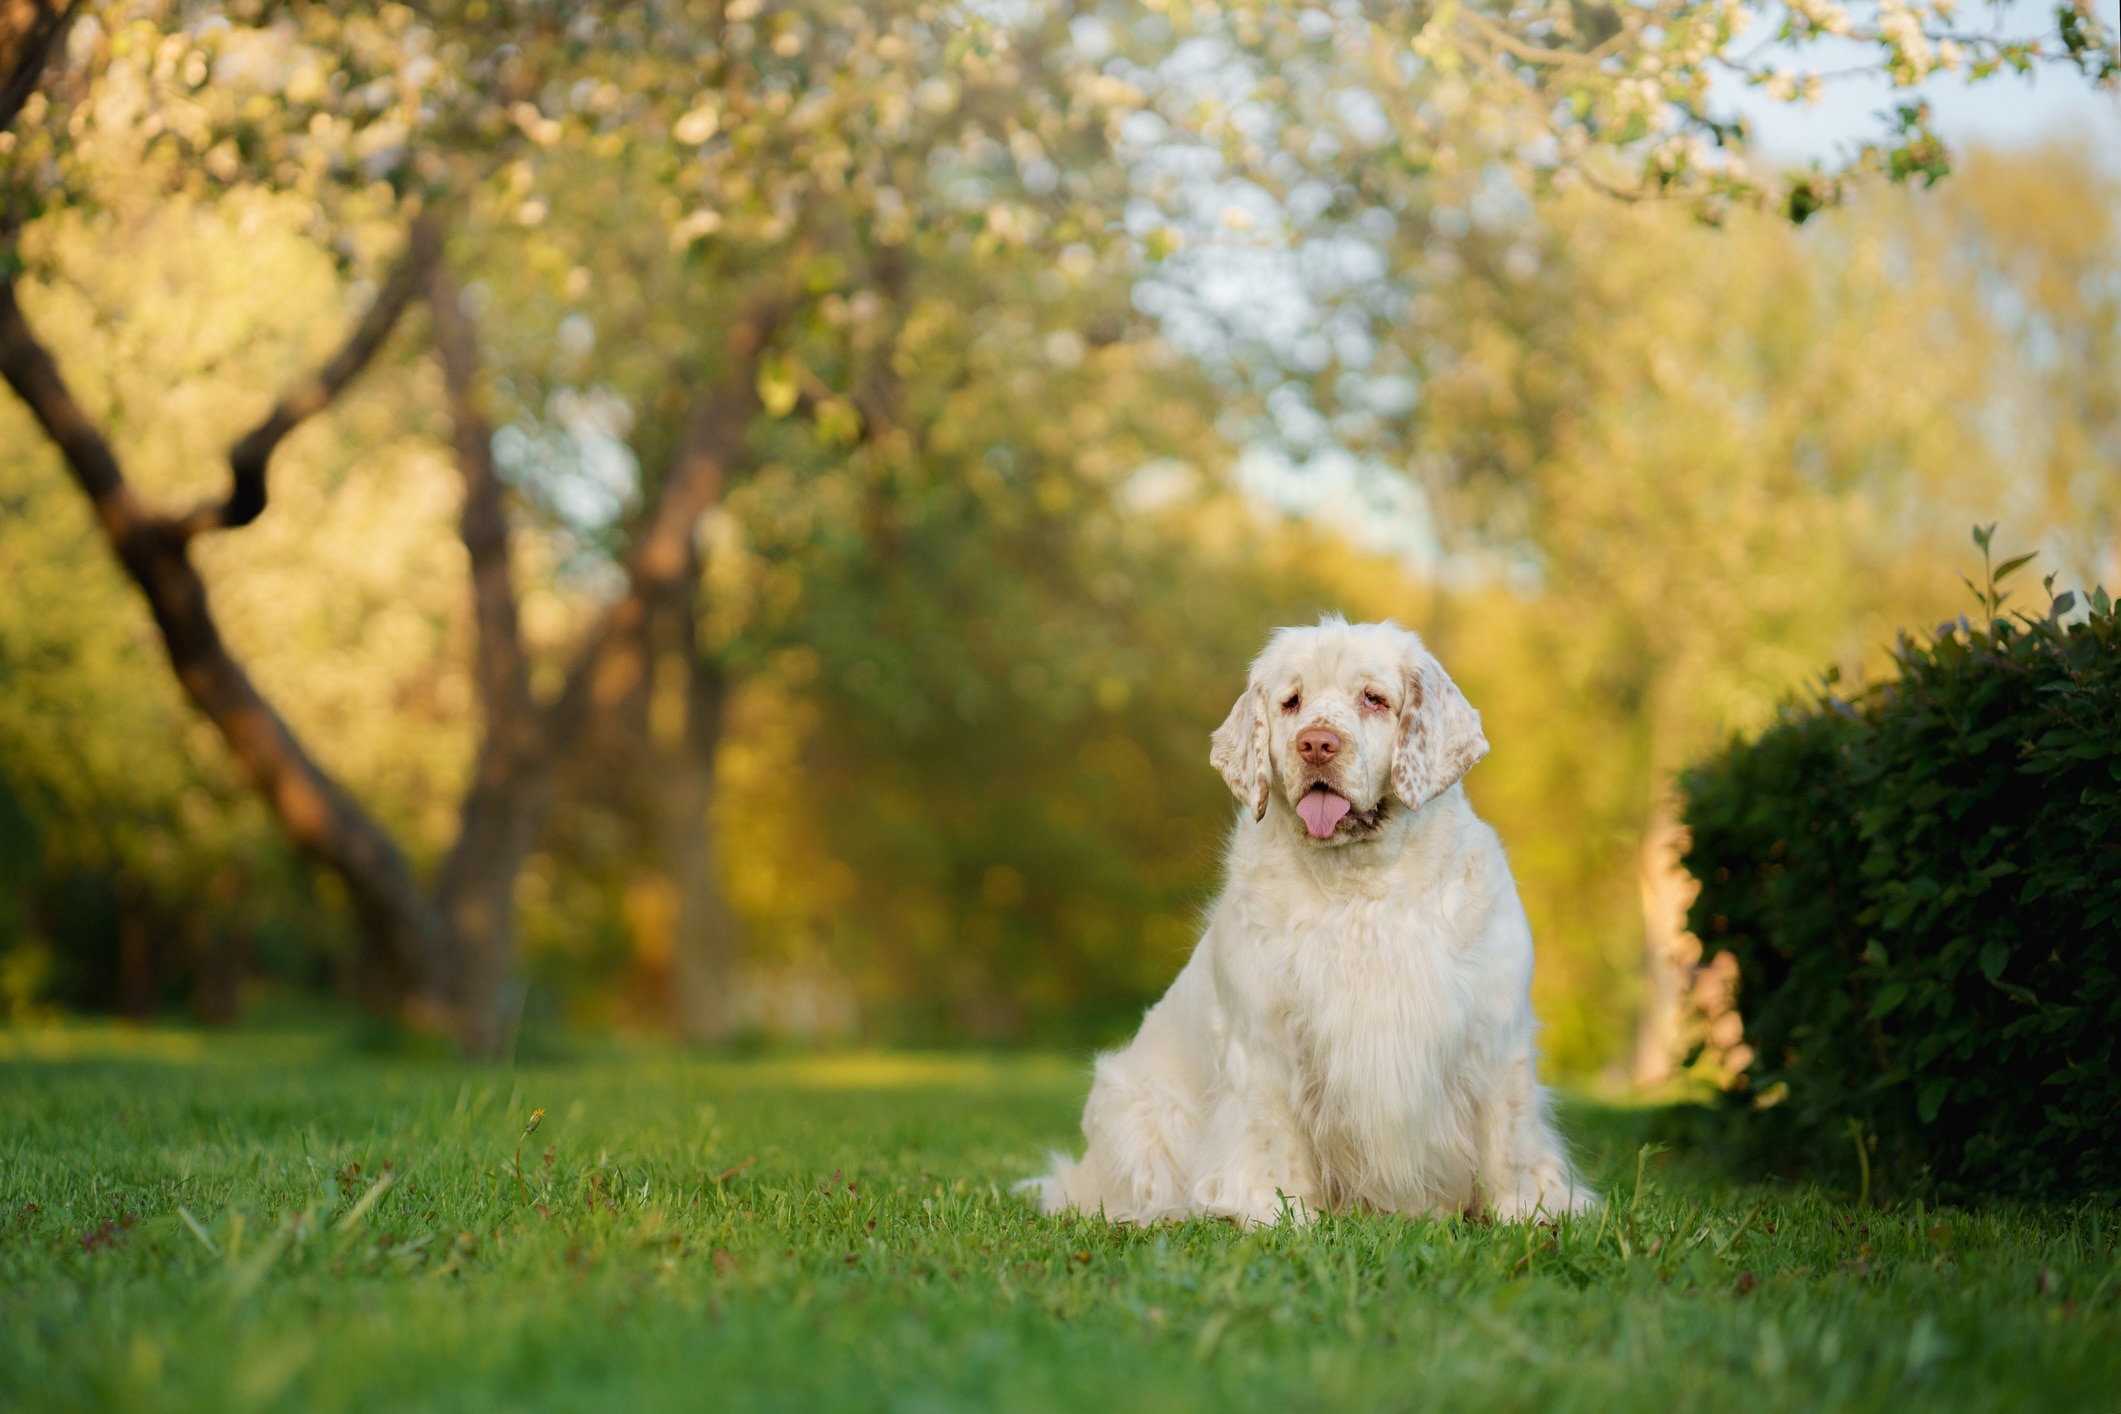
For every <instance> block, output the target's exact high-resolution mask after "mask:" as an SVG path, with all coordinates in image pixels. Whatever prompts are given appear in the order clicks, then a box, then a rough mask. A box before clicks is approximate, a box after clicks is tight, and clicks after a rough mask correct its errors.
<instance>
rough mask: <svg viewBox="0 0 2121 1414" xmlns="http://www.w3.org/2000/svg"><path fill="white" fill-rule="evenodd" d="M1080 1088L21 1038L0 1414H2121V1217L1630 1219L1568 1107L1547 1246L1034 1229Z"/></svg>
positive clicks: (943, 1068) (1709, 1202)
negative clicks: (531, 1412)
mask: <svg viewBox="0 0 2121 1414" xmlns="http://www.w3.org/2000/svg"><path fill="white" fill-rule="evenodd" d="M1084 1085H1085V1077H1084V1073H1083V1067H1082V1066H1081V1065H1080V1064H1079V1063H1078V1062H1075V1061H1072V1060H1061V1059H1050V1058H1049V1059H1036V1058H1033V1059H1023V1058H993V1057H979V1056H946V1057H932V1056H852V1057H837V1058H834V1057H827V1058H817V1059H793V1060H788V1059H766V1060H757V1061H729V1062H701V1061H693V1060H684V1059H679V1058H676V1057H674V1056H672V1055H670V1054H667V1053H659V1052H657V1053H645V1054H641V1055H616V1054H613V1055H604V1056H600V1057H598V1058H595V1059H588V1060H580V1061H576V1062H572V1063H568V1064H554V1065H543V1066H532V1065H523V1066H519V1067H517V1068H515V1069H513V1070H479V1069H472V1068H466V1067H462V1066H457V1065H453V1064H447V1063H442V1062H420V1061H409V1060H388V1059H378V1058H374V1057H365V1056H362V1055H360V1054H357V1053H354V1052H352V1051H349V1050H346V1049H343V1048H338V1047H335V1046H333V1045H330V1044H327V1043H324V1042H303V1041H295V1040H274V1039H271V1038H261V1037H249V1038H244V1037H238V1038H234V1039H231V1040H221V1041H204V1040H199V1039H196V1038H191V1037H186V1036H181V1035H161V1034H155V1033H146V1034H142V1035H137V1036H133V1037H127V1036H126V1035H125V1034H124V1033H91V1034H88V1035H86V1036H84V1035H83V1034H82V1033H58V1035H57V1037H56V1039H55V1038H54V1037H53V1036H52V1035H51V1034H50V1033H7V1032H4V1031H0V1407H12V1408H22V1409H36V1410H64V1409H74V1408H126V1409H160V1408H180V1409H203V1408H211V1409H222V1408H245V1407H277V1408H287V1409H302V1410H331V1409H349V1410H364V1411H365V1410H395V1409H405V1408H422V1409H425V1408H434V1409H488V1408H491V1409H520V1408H547V1407H549V1408H591V1407H599V1408H614V1409H656V1408H685V1409H704V1408H733V1409H802V1410H809V1409H818V1408H853V1409H908V1410H914V1409H918V1410H929V1409H936V1410H941V1409H991V1408H1008V1409H1047V1408H1051V1409H1091V1410H1097V1411H1100V1414H1104V1411H1113V1410H1121V1409H1157V1410H1163V1409H1195V1408H1197V1409H1227V1408H1259V1409H1284V1408H1316V1409H1334V1410H1339V1409H1354V1408H1392V1409H1412V1408H1424V1407H1431V1406H1436V1407H1461V1408H1466V1407H1470V1408H1479V1409H1508V1408H1555V1409H1628V1410H1639V1409H1646V1408H1650V1409H1655V1408H1684V1409H1717V1410H1722V1409H1738V1408H1743V1409H1746V1410H1749V1411H1750V1410H1768V1409H1780V1408H1788V1409H1807V1410H1809V1409H1822V1408H1856V1407H1861V1408H1872V1407H1877V1408H1883V1407H1888V1406H1892V1407H1899V1408H1918V1407H1919V1408H1930V1407H1951V1408H1964V1409H2042V1410H2057V1409H2109V1410H2111V1409H2116V1408H2121V1301H2117V1255H2121V1254H2117V1248H2116V1236H2117V1234H2116V1225H2117V1221H2121V1214H2117V1213H2115V1212H2113V1211H2102V1212H2093V1211H2081V1212H2073V1211H2043V1212H2027V1211H2019V1210H2013V1211H2008V1212H1997V1213H1968V1212H1962V1211H1951V1210H1939V1209H1930V1210H1927V1211H1925V1210H1922V1209H1919V1208H1908V1209H1904V1210H1895V1211H1891V1212H1883V1213H1881V1212H1874V1211H1864V1210H1859V1209H1857V1208H1856V1207H1854V1206H1853V1205H1852V1204H1850V1203H1848V1202H1847V1201H1845V1200H1836V1199H1834V1198H1832V1197H1829V1196H1826V1195H1822V1194H1819V1193H1817V1192H1813V1191H1793V1190H1782V1189H1755V1188H1746V1187H1733V1186H1731V1185H1728V1184H1726V1183H1724V1182H1721V1181H1719V1180H1718V1179H1717V1178H1715V1176H1714V1175H1712V1174H1709V1173H1706V1172H1704V1171H1703V1170H1702V1169H1701V1168H1700V1167H1699V1165H1698V1164H1697V1163H1695V1162H1693V1161H1691V1160H1690V1159H1689V1157H1688V1156H1687V1155H1685V1154H1671V1155H1653V1156H1651V1157H1650V1158H1649V1160H1648V1162H1647V1163H1646V1164H1645V1165H1643V1172H1644V1174H1645V1177H1644V1180H1643V1182H1642V1184H1641V1186H1640V1188H1639V1189H1638V1187H1637V1183H1636V1174H1637V1169H1638V1150H1639V1147H1640V1137H1641V1132H1642V1129H1643V1120H1642V1117H1641V1116H1639V1115H1635V1114H1630V1113H1628V1112H1625V1111H1617V1110H1607V1109H1598V1108H1593V1107H1588V1106H1577V1107H1574V1108H1572V1109H1571V1110H1570V1112H1569V1115H1568V1120H1569V1127H1570V1129H1571V1131H1572V1133H1573V1134H1574V1136H1575V1138H1576V1142H1577V1145H1578V1149H1579V1151H1580V1153H1581V1155H1582V1157H1583V1159H1584V1162H1585V1164H1586V1167H1587V1168H1588V1169H1589V1170H1590V1172H1591V1173H1592V1174H1593V1175H1594V1176H1595V1178H1596V1180H1597V1181H1598V1182H1599V1184H1600V1185H1601V1187H1602V1188H1603V1190H1604V1191H1605V1192H1607V1193H1608V1194H1609V1195H1611V1202H1610V1205H1609V1207H1608V1209H1607V1211H1606V1212H1605V1213H1604V1214H1603V1215H1600V1216H1593V1217H1591V1218H1589V1219H1587V1220H1582V1221H1577V1222H1573V1223H1567V1224H1564V1225H1562V1226H1561V1227H1560V1228H1559V1229H1553V1228H1542V1227H1526V1226H1517V1227H1499V1226H1491V1227H1482V1226H1477V1225H1474V1224H1469V1223H1464V1222H1456V1221H1425V1220H1414V1219H1404V1218H1385V1217H1348V1218H1337V1219H1330V1220H1327V1221H1324V1222H1321V1223H1319V1224H1317V1225H1316V1226H1314V1227H1311V1228H1308V1229H1304V1230H1301V1231H1290V1230H1287V1229H1278V1230H1272V1231H1262V1232H1254V1233H1249V1234H1246V1233H1239V1232H1237V1231H1235V1230H1233V1229H1232V1228H1230V1227H1228V1226H1225V1225H1222V1224H1218V1223H1192V1224H1187V1225H1184V1226H1177V1227H1166V1228H1162V1229H1158V1230H1155V1231H1149V1232H1142V1231H1136V1230H1132V1229H1125V1230H1121V1229H1113V1228H1107V1227H1105V1226H1103V1225H1102V1224H1099V1223H1097V1222H1094V1221H1069V1222H1058V1221H1053V1220H1049V1219H1045V1218H1040V1217H1038V1216H1036V1215H1034V1214H1033V1213H1031V1212H1030V1211H1029V1210H1027V1209H1026V1208H1025V1207H1024V1206H1023V1205H1022V1204H1021V1203H1020V1202H1018V1201H1017V1200H1015V1199H1013V1198H1012V1197H1010V1195H1009V1192H1008V1184H1009V1182H1010V1181H1011V1180H1012V1179H1015V1178H1018V1177H1021V1176H1023V1175H1024V1174H1027V1173H1029V1172H1031V1171H1032V1169H1033V1168H1034V1167H1035V1165H1036V1164H1037V1163H1038V1161H1039V1155H1040V1154H1041V1153H1042V1151H1043V1150H1044V1149H1045V1148H1046V1147H1048V1146H1050V1145H1055V1144H1066V1143H1068V1142H1070V1140H1071V1138H1072V1137H1073V1135H1074V1132H1075V1119H1076V1112H1077V1106H1078V1105H1079V1103H1080V1100H1081V1095H1082V1092H1083V1089H1084ZM534 1109H543V1110H544V1111H545V1117H544V1120H543V1123H542V1125H541V1127H540V1128H539V1129H538V1131H537V1132H536V1133H535V1134H534V1135H532V1136H531V1137H530V1138H529V1139H528V1140H527V1141H525V1142H523V1144H522V1150H521V1152H522V1170H521V1178H520V1180H519V1179H518V1177H517V1173H516V1167H515V1153H516V1146H517V1139H518V1136H520V1135H521V1134H522V1132H523V1129H524V1125H525V1123H526V1120H527V1118H528V1117H529V1115H530V1114H531V1112H532V1111H533V1110H534ZM386 1178H387V1180H388V1182H387V1183H385V1182H383V1180H385V1179H386Z"/></svg>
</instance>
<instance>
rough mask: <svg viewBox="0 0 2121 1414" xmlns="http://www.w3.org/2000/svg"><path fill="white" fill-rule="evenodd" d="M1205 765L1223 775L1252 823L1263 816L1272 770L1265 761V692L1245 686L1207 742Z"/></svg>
mask: <svg viewBox="0 0 2121 1414" xmlns="http://www.w3.org/2000/svg"><path fill="white" fill-rule="evenodd" d="M1208 740H1209V742H1210V743H1211V749H1210V751H1209V752H1208V764H1209V765H1211V766H1213V767H1214V768H1215V769H1216V770H1218V771H1220V772H1222V773H1223V779H1224V780H1226V781H1228V782H1229V783H1230V793H1231V794H1232V795H1235V796H1236V797H1237V798H1238V799H1239V800H1241V801H1243V802H1244V804H1245V808H1246V809H1248V810H1250V811H1251V812H1252V818H1253V819H1255V820H1259V819H1263V818H1265V816H1266V813H1267V789H1268V787H1269V786H1270V785H1271V784H1272V782H1273V768H1272V765H1271V763H1270V762H1269V761H1268V759H1267V755H1268V752H1267V689H1266V686H1265V685H1264V684H1263V683H1254V682H1248V683H1246V684H1245V690H1244V691H1243V692H1241V693H1239V694H1238V697H1237V705H1236V706H1234V707H1232V708H1231V709H1230V715H1229V716H1227V717H1225V718H1223V724H1222V725H1221V726H1219V727H1217V728H1216V729H1215V734H1214V735H1213V736H1211V737H1209V738H1208Z"/></svg>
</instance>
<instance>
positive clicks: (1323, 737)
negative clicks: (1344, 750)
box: [1296, 727, 1340, 766]
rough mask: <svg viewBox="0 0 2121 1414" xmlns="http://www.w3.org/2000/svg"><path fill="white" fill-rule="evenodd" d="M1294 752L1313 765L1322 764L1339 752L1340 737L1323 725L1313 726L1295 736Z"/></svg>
mask: <svg viewBox="0 0 2121 1414" xmlns="http://www.w3.org/2000/svg"><path fill="white" fill-rule="evenodd" d="M1296 754H1297V755H1298V756H1301V757H1303V759H1304V760H1305V761H1306V762H1308V763H1309V764H1311V765H1313V766H1323V765H1325V764H1326V763H1327V762H1328V761H1331V760H1332V759H1333V758H1334V757H1335V756H1338V755H1339V754H1340V738H1339V737H1338V736H1335V735H1334V734H1333V733H1332V732H1329V731H1327V730H1326V729H1325V728H1324V727H1313V728H1311V730H1309V731H1307V732H1305V733H1304V734H1303V735H1302V736H1300V737H1298V738H1296Z"/></svg>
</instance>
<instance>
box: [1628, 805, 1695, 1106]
mask: <svg viewBox="0 0 2121 1414" xmlns="http://www.w3.org/2000/svg"><path fill="white" fill-rule="evenodd" d="M1685 846H1686V832H1685V829H1684V827H1683V826H1681V824H1680V823H1679V801H1678V798H1677V796H1676V795H1675V794H1674V792H1673V788H1672V786H1671V785H1670V783H1668V782H1663V783H1660V784H1659V786H1658V787H1657V795H1656V799H1655V803H1654V804H1653V805H1652V806H1651V809H1650V819H1649V823H1648V824H1647V825H1646V826H1645V827H1644V830H1643V835H1642V850H1641V853H1640V855H1639V856H1638V857H1637V861H1636V879H1637V883H1638V884H1639V886H1640V888H1641V892H1642V981H1643V997H1642V1019H1641V1022H1640V1026H1639V1029H1638V1030H1637V1032H1636V1035H1635V1083H1636V1084H1637V1085H1644V1086H1649V1085H1659V1084H1662V1083H1663V1082H1665V1081H1667V1080H1670V1079H1671V1078H1672V1076H1673V1075H1674V1074H1675V1073H1677V1070H1678V1066H1679V1062H1680V1060H1681V1059H1682V1056H1681V1052H1680V1048H1681V1046H1682V1045H1683V1044H1684V1043H1685V1041H1686V1032H1687V1027H1686V1005H1687V998H1688V997H1689V996H1690V995H1691V993H1692V991H1693V983H1694V970H1695V968H1696V967H1697V965H1698V964H1699V963H1700V961H1701V942H1700V940H1699V939H1697V938H1696V937H1695V936H1694V935H1693V934H1692V933H1689V932H1688V931H1687V927H1686V913H1687V908H1688V907H1689V906H1690V905H1691V904H1692V903H1693V901H1694V894H1695V892H1696V885H1695V883H1694V880H1693V878H1692V877H1691V876H1689V875H1688V874H1687V872H1686V870H1684V869H1682V868H1681V867H1680V865H1679V859H1680V856H1681V854H1682V853H1683V852H1684V850H1685Z"/></svg>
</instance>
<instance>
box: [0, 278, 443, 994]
mask: <svg viewBox="0 0 2121 1414" xmlns="http://www.w3.org/2000/svg"><path fill="white" fill-rule="evenodd" d="M0 376H5V378H6V379H7V382H8V384H9V385H10V386H11V387H13V388H14V390H15V392H16V394H17V395H18V396H20V397H21V399H22V401H23V402H24V403H25V404H27V405H28V407H29V409H30V412H31V413H32V414H33V415H34V416H35V417H36V419H37V421H38V423H39V424H41V425H42V426H43V428H44V430H45V433H46V434H47V435H48V436H49V437H50V438H51V440H52V442H53V443H54V445H56V446H57V447H58V449H59V451H60V453H61V455H62V456H63V457H64V458H65V461H66V464H67V467H68V469H69V470H70V471H71V472H72V474H73V477H74V480H75V482H76V483H77V484H78V485H79V486H80V487H81V489H82V491H83V492H84V493H86V494H87V496H88V498H89V500H90V501H91V502H92V503H93V504H94V506H95V509H96V513H97V518H98V519H99V520H100V521H101V522H102V525H103V530H104V534H105V536H106V538H107V539H108V540H109V541H110V545H111V548H112V549H113V550H114V551H115V552H116V553H117V556H118V559H119V562H120V563H121V564H123V565H124V567H125V570H126V573H127V574H129V575H131V576H132V579H133V582H134V583H135V584H137V585H138V586H139V587H140V590H141V593H142V594H143V595H145V597H146V599H147V603H148V608H149V609H150V611H151V612H152V613H153V615H154V619H155V626H156V627H157V628H158V629H160V630H161V634H162V642H163V645H164V647H165V648H166V649H167V650H168V652H169V659H170V666H171V667H172V668H173V669H174V670H175V671H176V674H177V680H178V681H179V682H180V683H182V684H183V686H184V690H185V693H186V694H187V695H188V696H189V697H190V698H191V700H192V702H193V704H194V705H196V706H197V707H198V709H199V710H200V711H201V712H203V713H204V714H205V715H206V717H207V719H208V720H209V721H211V722H212V723H213V724H214V726H215V727H216V728H218V729H219V730H220V733H221V736H222V739H223V740H224V741H226V742H227V744H228V748H229V751H230V753H231V754H232V755H233V756H234V757H235V759H236V761H237V762H238V764H239V765H240V766H241V767H242V769H243V770H244V772H245V773H246V774H247V775H248V776H249V777H250V779H251V782H252V784H253V785H254V786H255V787H256V788H257V790H258V792H259V793H260V794H261V795H263V796H264V797H265V799H266V802H267V803H268V804H269V805H270V806H271V807H272V809H273V811H274V813H275V814H276V815H277V816H278V817H279V819H280V822H281V825H282V826H283V828H285V829H286V830H287V832H288V835H289V836H290V837H291V838H292V839H293V840H294V842H295V844H296V845H297V847H299V848H300V849H301V850H303V852H305V853H306V854H308V855H309V856H310V857H312V858H313V859H316V860H317V861H319V862H320V863H322V864H325V865H326V866H328V867H330V868H332V869H333V870H335V871H336V872H337V873H338V874H339V876H340V877H341V878H342V879H343V880H344V881H345V882H346V885H347V890H348V893H349V894H350V896H351V898H352V901H353V906H354V911H355V913H356V915H357V917H358V920H359V922H360V924H361V937H362V942H363V957H362V971H363V975H362V977H361V979H360V990H361V991H362V992H363V994H364V1000H365V1001H367V1002H368V1003H369V1004H370V1005H371V1006H373V1007H376V1008H377V1009H379V1010H389V1011H395V1010H397V1009H398V1008H400V1007H402V1006H403V1005H404V1004H405V1003H406V1002H407V1001H408V1000H409V999H411V998H414V997H416V996H420V995H424V994H426V993H427V992H428V990H429V983H430V980H431V979H432V978H433V977H434V976H435V975H436V973H437V969H438V968H439V966H440V964H441V961H442V959H441V957H440V953H441V951H442V948H443V942H442V939H441V935H440V931H439V928H438V927H437V926H436V920H435V916H434V913H433V910H432V909H431V907H430V906H429V905H428V903H427V901H426V899H425V898H424V897H423V896H422V894H421V893H420V890H419V886H418V885H417V884H416V883H415V882H414V879H413V874H412V870H411V868H410V866H408V864H407V863H406V861H405V857H404V855H403V854H402V853H400V852H399V850H398V847H397V845H396V844H395V843H394V842H393V841H392V840H391V838H390V836H389V835H388V834H387V833H385V831H384V830H383V829H382V827H381V826H380V825H378V824H377V823H376V821H375V820H374V819H373V818H372V817H371V816H370V815H369V814H368V812H367V811H365V810H363V809H362V808H361V806H360V804H359V803H358V802H357V801H355V800H354V799H353V797H352V796H351V795H349V794H348V793H347V792H346V790H345V789H344V788H343V787H342V786H340V785H339V783H338V782H337V781H335V780H334V779H332V777H331V776H330V775H329V774H328V773H327V772H326V771H325V770H324V769H323V767H321V766H319V765H318V764H317V762H316V761H315V759H314V758H312V757H311V756H310V754H309V752H308V751H307V750H306V749H305V748H304V747H303V745H302V743H301V741H300V740H299V739H298V738H297V737H296V736H295V734H294V732H293V730H292V729H290V728H289V726H288V725H287V723H286V721H285V720H283V719H282V718H281V716H280V715H279V713H278V712H277V711H275V710H274V709H273V707H272V705H271V704H270V703H269V702H267V701H266V700H265V698H264V696H263V695H262V694H261V693H260V692H259V691H258V689H257V687H256V686H255V685H254V684H253V683H252V682H251V680H250V675H249V674H248V673H246V672H245V671H244V669H243V665H242V664H241V663H240V662H238V661H237V660H236V658H235V656H234V655H233V654H232V653H231V652H230V651H229V649H228V645H227V643H226V642H225V641H223V639H222V637H221V631H220V626H219V625H218V624H217V623H216V622H215V621H214V616H213V609H212V605H211V604H210V602H209V600H208V596H207V592H206V584H205V581H203V580H202V579H201V578H200V577H199V572H198V569H197V568H196V567H195V566H194V565H193V564H192V562H191V558H190V555H189V551H188V545H187V542H186V541H185V540H183V539H182V538H180V537H177V536H173V535H171V534H170V533H169V526H170V522H169V521H167V520H165V519H163V518H161V517H158V516H155V515H152V514H150V513H147V512H146V511H144V510H143V508H142V507H141V505H140V502H139V500H138V498H137V497H136V496H135V495H134V493H133V491H132V488H131V487H130V486H129V485H127V484H126V480H125V475H124V472H123V469H122V468H121V466H120V465H119V462H118V458H117V455H116V454H115V453H114V452H113V451H112V450H111V447H110V444H109V443H108V442H107V441H106V440H105V439H104V437H103V436H102V434H101V433H99V432H98V431H97V430H96V428H95V426H94V424H93V423H91V421H90V420H89V418H88V415H87V414H86V413H85V412H84V411H83V410H82V408H81V406H80V405H79V404H78V403H77V402H76V401H75V400H74V397H73V394H72V393H71V392H70V391H69V390H68V388H67V386H66V382H65V380H64V379H63V378H62V377H61V376H60V373H59V369H58V366H57V365H56V364H55V363H54V362H53V361H52V358H51V355H50V354H49V353H48V352H46V350H45V349H44V347H43V345H42V344H41V343H39V342H38V340H37V337H36V335H35V333H34V332H33V331H32V330H31V328H30V326H29V323H28V321H27V320H26V319H25V318H24V317H23V315H22V309H21V306H20V304H19V303H18V302H17V300H16V297H15V286H14V282H13V281H12V280H0Z"/></svg>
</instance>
